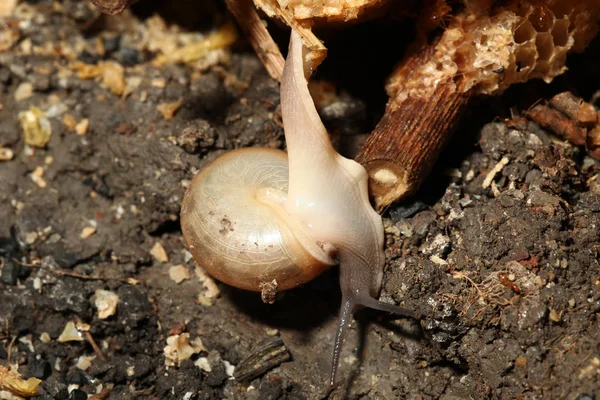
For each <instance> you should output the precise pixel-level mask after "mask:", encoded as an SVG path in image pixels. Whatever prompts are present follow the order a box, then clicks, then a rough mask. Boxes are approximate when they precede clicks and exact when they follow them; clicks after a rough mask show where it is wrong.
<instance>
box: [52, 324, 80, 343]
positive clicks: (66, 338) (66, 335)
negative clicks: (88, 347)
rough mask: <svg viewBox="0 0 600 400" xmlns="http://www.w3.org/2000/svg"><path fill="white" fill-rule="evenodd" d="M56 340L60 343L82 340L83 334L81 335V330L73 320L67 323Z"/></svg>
mask: <svg viewBox="0 0 600 400" xmlns="http://www.w3.org/2000/svg"><path fill="white" fill-rule="evenodd" d="M56 340H57V341H58V342H59V343H66V342H82V341H83V336H82V335H81V332H79V330H78V329H77V327H76V326H75V324H74V323H73V322H71V321H69V322H67V324H66V325H65V329H63V331H62V333H61V334H60V336H59V337H58V339H56Z"/></svg>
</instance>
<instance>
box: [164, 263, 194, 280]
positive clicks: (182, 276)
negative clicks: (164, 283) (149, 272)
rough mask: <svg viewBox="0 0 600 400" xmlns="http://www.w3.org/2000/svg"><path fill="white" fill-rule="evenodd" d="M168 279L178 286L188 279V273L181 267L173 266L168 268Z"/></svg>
mask: <svg viewBox="0 0 600 400" xmlns="http://www.w3.org/2000/svg"><path fill="white" fill-rule="evenodd" d="M169 278H171V279H172V280H173V281H174V282H175V283H177V284H180V283H181V282H183V281H185V280H186V279H190V271H189V270H188V269H187V268H186V267H185V266H183V265H174V266H172V267H171V268H169Z"/></svg>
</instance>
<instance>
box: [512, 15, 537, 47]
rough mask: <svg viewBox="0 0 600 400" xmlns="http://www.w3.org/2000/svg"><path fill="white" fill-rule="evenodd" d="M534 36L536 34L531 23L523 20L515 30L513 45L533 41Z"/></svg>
mask: <svg viewBox="0 0 600 400" xmlns="http://www.w3.org/2000/svg"><path fill="white" fill-rule="evenodd" d="M536 34H537V32H536V30H535V29H533V26H532V25H531V22H529V21H528V20H525V21H523V22H522V23H520V24H519V27H518V28H517V29H516V30H515V43H517V44H520V43H525V42H527V41H529V40H532V39H534V38H535V35H536Z"/></svg>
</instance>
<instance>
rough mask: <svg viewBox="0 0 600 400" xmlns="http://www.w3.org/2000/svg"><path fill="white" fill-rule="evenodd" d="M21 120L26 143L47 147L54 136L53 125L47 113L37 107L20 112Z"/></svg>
mask: <svg viewBox="0 0 600 400" xmlns="http://www.w3.org/2000/svg"><path fill="white" fill-rule="evenodd" d="M19 121H21V128H23V134H24V135H25V143H27V144H28V145H30V146H34V147H45V146H46V145H47V144H48V142H49V141H50V136H52V127H51V125H50V121H49V120H48V118H47V117H46V114H45V113H44V112H43V111H42V110H40V109H39V108H37V107H31V108H30V109H29V111H22V112H20V113H19Z"/></svg>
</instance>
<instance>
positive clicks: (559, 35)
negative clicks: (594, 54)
mask: <svg viewBox="0 0 600 400" xmlns="http://www.w3.org/2000/svg"><path fill="white" fill-rule="evenodd" d="M570 23H571V22H570V21H569V19H568V18H561V19H559V20H557V21H556V23H555V24H554V28H552V38H553V40H554V46H556V47H562V46H566V45H567V43H568V42H569V24H570Z"/></svg>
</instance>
